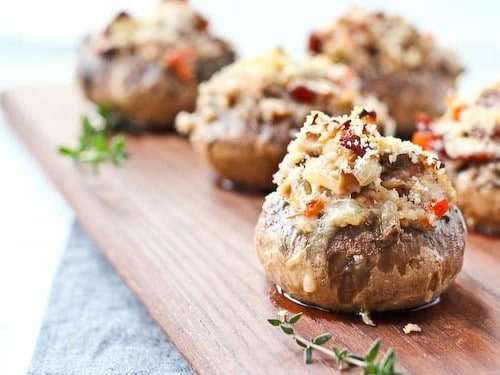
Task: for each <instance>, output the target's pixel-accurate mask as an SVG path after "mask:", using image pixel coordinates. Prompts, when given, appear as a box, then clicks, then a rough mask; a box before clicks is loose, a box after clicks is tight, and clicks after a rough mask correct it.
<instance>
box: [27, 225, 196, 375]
mask: <svg viewBox="0 0 500 375" xmlns="http://www.w3.org/2000/svg"><path fill="white" fill-rule="evenodd" d="M190 373H191V370H190V369H189V367H188V365H187V363H186V362H185V360H184V359H183V358H182V357H181V356H180V355H179V353H178V352H177V351H176V350H175V349H174V348H173V347H172V345H171V344H170V343H169V342H168V341H167V339H166V338H165V335H164V334H163V333H162V331H161V330H160V329H159V328H158V327H157V326H156V325H155V323H154V322H153V321H152V320H151V318H150V317H149V315H148V314H147V312H146V311H145V310H144V308H143V307H142V306H141V305H140V304H139V302H138V301H137V299H136V297H135V296H134V295H133V294H132V293H131V292H130V290H129V289H128V288H127V287H126V285H125V284H124V283H123V281H122V280H121V279H120V277H119V276H118V275H117V274H116V272H115V271H114V269H113V268H112V267H111V266H110V264H109V263H108V262H107V260H106V259H105V258H104V257H103V256H102V255H101V254H100V253H99V251H98V250H97V249H96V246H95V245H94V244H93V243H92V241H91V240H90V239H89V238H88V237H87V235H86V234H85V233H84V232H83V230H82V229H81V227H80V225H78V224H77V223H75V225H74V226H73V229H72V233H71V236H70V239H69V242H68V245H67V247H66V251H65V253H64V255H63V258H62V261H61V265H60V266H59V270H58V271H57V274H56V277H55V279H54V284H53V287H52V291H51V296H50V299H49V304H48V308H47V312H46V317H45V319H44V321H43V323H42V327H41V330H40V336H39V338H38V342H37V345H36V348H35V352H34V354H33V358H32V362H31V365H30V368H29V370H28V374H30V375H35V374H36V375H38V374H51V375H55V374H65V375H66V374H78V375H80V374H103V375H104V374H105V375H110V374H130V375H132V374H137V375H139V374H140V375H146V374H148V375H149V374H190Z"/></svg>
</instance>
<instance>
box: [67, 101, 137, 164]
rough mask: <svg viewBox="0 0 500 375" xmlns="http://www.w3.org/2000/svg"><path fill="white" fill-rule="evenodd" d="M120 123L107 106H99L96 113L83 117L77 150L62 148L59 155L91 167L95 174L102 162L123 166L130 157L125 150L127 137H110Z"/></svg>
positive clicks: (117, 135)
mask: <svg viewBox="0 0 500 375" xmlns="http://www.w3.org/2000/svg"><path fill="white" fill-rule="evenodd" d="M118 122H119V119H118V117H117V115H116V114H115V113H114V112H112V111H111V110H110V109H109V108H108V107H107V106H105V105H98V106H97V108H96V111H95V113H91V114H89V115H87V116H83V117H82V122H81V131H80V136H79V139H78V140H79V145H78V146H77V147H76V148H71V147H67V146H60V147H59V148H58V151H59V153H60V154H61V155H64V156H66V157H69V158H70V159H72V160H73V161H74V162H75V163H80V164H88V165H90V166H91V168H92V170H93V172H94V173H97V172H98V167H99V164H100V163H102V162H111V163H113V164H114V165H116V166H120V165H122V164H123V163H124V162H125V160H126V159H127V156H128V153H127V151H126V150H125V136H124V135H123V134H116V135H114V136H112V137H111V136H110V133H111V132H112V131H113V130H115V129H116V127H117V125H118Z"/></svg>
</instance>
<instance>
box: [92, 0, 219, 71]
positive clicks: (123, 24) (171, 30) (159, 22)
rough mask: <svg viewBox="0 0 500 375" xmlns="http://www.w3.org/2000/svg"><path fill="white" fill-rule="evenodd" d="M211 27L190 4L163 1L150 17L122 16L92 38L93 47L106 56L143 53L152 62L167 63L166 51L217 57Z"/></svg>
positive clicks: (121, 14)
mask: <svg viewBox="0 0 500 375" xmlns="http://www.w3.org/2000/svg"><path fill="white" fill-rule="evenodd" d="M208 26H209V24H208V21H207V20H206V19H205V18H203V16H201V15H200V14H199V13H197V12H195V10H194V9H193V8H192V7H191V6H190V5H189V3H188V2H187V1H180V0H163V1H161V2H160V3H159V5H158V8H157V9H156V11H155V12H154V13H153V14H152V15H150V16H149V17H147V18H136V17H133V16H131V15H129V14H128V13H126V12H121V13H119V14H118V15H117V16H116V17H115V18H114V19H113V20H112V21H111V22H110V23H109V25H108V26H107V27H106V28H105V29H104V31H103V32H102V33H100V34H98V35H96V36H94V37H93V38H92V39H91V46H92V48H93V49H95V50H96V51H97V52H98V53H100V54H102V55H105V56H115V55H117V54H140V55H142V56H143V57H146V58H148V59H151V60H158V59H159V60H162V59H165V60H168V56H165V55H164V53H165V50H167V49H170V48H181V47H183V48H184V49H186V50H185V51H182V52H183V53H184V54H188V53H191V54H193V53H195V52H197V53H200V54H202V55H208V56H212V55H217V54H218V52H220V49H221V47H222V46H221V45H219V44H220V43H221V41H219V40H217V39H215V38H213V37H212V36H211V35H210V33H209V30H208ZM194 45H196V49H195V48H194ZM226 48H227V47H226ZM187 49H190V50H189V51H187ZM165 62H166V63H167V64H168V61H165Z"/></svg>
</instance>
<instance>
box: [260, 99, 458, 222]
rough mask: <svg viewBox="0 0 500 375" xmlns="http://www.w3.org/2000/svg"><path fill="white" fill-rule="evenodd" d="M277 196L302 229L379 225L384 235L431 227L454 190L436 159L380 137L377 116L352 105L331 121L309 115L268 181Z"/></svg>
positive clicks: (427, 153)
mask: <svg viewBox="0 0 500 375" xmlns="http://www.w3.org/2000/svg"><path fill="white" fill-rule="evenodd" d="M274 181H275V183H276V184H277V185H278V187H277V190H276V193H275V196H273V194H271V195H270V196H268V198H267V199H268V200H269V201H272V200H273V199H277V197H278V196H280V197H282V198H284V200H285V201H286V202H287V205H288V206H289V207H288V210H289V212H290V215H289V217H290V220H295V221H296V224H297V225H298V227H299V228H301V229H302V230H303V231H305V232H308V231H312V230H315V228H316V227H318V226H320V227H325V228H327V227H328V228H330V229H332V230H334V229H335V228H339V227H344V226H347V225H361V224H363V223H367V222H371V221H373V220H377V221H378V222H379V223H380V225H381V226H382V227H383V228H384V230H390V229H391V228H393V229H395V228H399V227H413V228H416V229H420V230H427V229H431V228H432V227H434V226H435V225H436V223H437V221H438V220H440V219H441V218H443V216H445V214H446V213H447V211H448V204H449V203H452V202H454V200H455V191H454V189H453V188H452V186H451V183H450V180H449V178H448V176H447V175H446V174H445V170H444V166H443V165H442V163H441V162H440V161H439V160H438V159H437V157H436V155H434V154H432V153H430V152H427V151H423V150H422V149H421V148H420V147H419V146H416V145H414V144H413V143H411V142H407V141H402V140H400V139H398V138H394V137H384V136H381V135H380V133H379V132H378V130H377V125H376V113H374V112H370V111H367V110H364V109H362V108H360V107H356V108H355V109H354V110H353V111H352V113H351V114H350V115H344V116H338V117H329V116H327V115H325V114H323V113H321V112H317V111H313V112H312V113H311V114H310V115H309V116H308V117H307V120H306V122H305V124H304V126H303V127H302V128H301V130H300V133H299V134H298V136H297V139H295V140H294V141H292V142H291V143H290V145H289V146H288V154H287V155H286V156H285V158H284V159H283V161H282V162H281V164H280V169H279V171H278V172H277V173H276V174H275V176H274Z"/></svg>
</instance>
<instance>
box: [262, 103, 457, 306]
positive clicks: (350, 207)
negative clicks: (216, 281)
mask: <svg viewBox="0 0 500 375" xmlns="http://www.w3.org/2000/svg"><path fill="white" fill-rule="evenodd" d="M275 180H276V182H277V184H278V187H277V189H276V191H275V192H273V193H271V194H269V195H268V196H267V197H266V200H265V203H264V205H263V209H262V213H261V215H260V217H259V220H258V223H257V226H256V230H255V245H256V249H257V254H258V257H259V260H260V261H261V263H262V265H263V266H264V269H265V270H266V272H267V274H268V275H269V277H270V278H271V280H273V282H275V283H277V284H278V285H280V286H281V287H282V288H283V290H285V291H286V292H288V293H289V294H291V295H292V296H294V297H295V298H297V299H299V300H301V301H303V302H306V303H310V304H315V305H318V306H321V307H325V308H329V309H333V310H338V311H358V310H361V309H363V310H369V311H386V310H396V309H405V308H411V307H415V306H418V305H422V304H425V303H428V302H430V301H432V300H433V299H435V298H436V297H437V296H439V295H440V294H441V293H443V291H445V290H446V289H447V288H448V287H449V286H450V284H451V283H452V281H453V280H454V278H455V276H456V275H457V273H458V272H459V271H460V269H461V266H462V259H463V251H464V248H465V238H466V231H465V225H464V221H463V217H462V215H461V213H460V210H459V209H458V208H457V207H456V206H455V204H454V201H455V191H454V190H453V188H452V186H451V182H450V180H449V178H448V176H447V175H446V174H445V173H444V169H443V168H442V165H441V163H440V162H439V161H438V160H437V159H436V158H435V156H433V155H432V154H430V153H428V152H425V151H422V149H421V148H420V147H418V146H415V145H413V144H412V143H410V142H403V141H401V140H399V139H397V138H393V137H383V136H381V135H380V134H379V133H378V131H377V130H376V127H375V126H374V124H373V122H372V121H371V116H369V115H368V113H367V111H364V110H361V109H359V108H358V109H355V110H354V111H353V113H351V115H350V116H343V117H334V118H330V117H328V116H325V115H323V114H321V113H318V112H316V113H313V114H311V115H310V116H309V117H308V120H307V121H306V123H305V124H304V126H303V127H302V129H301V130H300V133H299V135H298V137H297V139H296V140H295V141H293V142H292V143H291V144H290V145H289V146H288V154H287V155H286V156H285V158H284V160H283V161H282V162H281V164H280V170H279V172H278V173H277V174H276V175H275Z"/></svg>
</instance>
